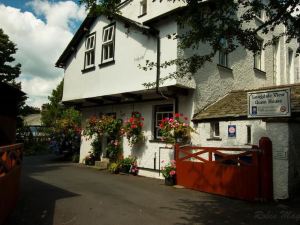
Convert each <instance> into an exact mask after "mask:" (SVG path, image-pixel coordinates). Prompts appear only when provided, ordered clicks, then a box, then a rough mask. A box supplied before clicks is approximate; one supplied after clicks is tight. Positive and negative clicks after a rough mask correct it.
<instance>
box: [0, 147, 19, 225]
mask: <svg viewBox="0 0 300 225" xmlns="http://www.w3.org/2000/svg"><path fill="white" fill-rule="evenodd" d="M22 158H23V144H13V145H7V146H1V147H0V224H3V223H4V221H5V219H6V218H7V216H8V215H9V214H10V213H11V212H12V211H13V210H14V208H15V207H16V204H17V201H18V197H19V190H20V176H21V163H22Z"/></svg>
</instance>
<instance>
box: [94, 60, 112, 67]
mask: <svg viewBox="0 0 300 225" xmlns="http://www.w3.org/2000/svg"><path fill="white" fill-rule="evenodd" d="M113 64H115V60H111V61H108V62H104V63H100V64H99V65H98V66H99V68H103V67H106V66H110V65H113Z"/></svg>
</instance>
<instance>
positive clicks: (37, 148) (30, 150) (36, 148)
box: [24, 142, 50, 156]
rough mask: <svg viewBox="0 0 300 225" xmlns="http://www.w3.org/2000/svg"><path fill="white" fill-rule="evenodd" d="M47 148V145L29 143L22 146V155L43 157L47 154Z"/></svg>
mask: <svg viewBox="0 0 300 225" xmlns="http://www.w3.org/2000/svg"><path fill="white" fill-rule="evenodd" d="M49 152H50V150H49V146H48V144H47V143H39V142H30V143H28V144H25V145H24V154H25V155H26V156H29V155H44V154H49Z"/></svg>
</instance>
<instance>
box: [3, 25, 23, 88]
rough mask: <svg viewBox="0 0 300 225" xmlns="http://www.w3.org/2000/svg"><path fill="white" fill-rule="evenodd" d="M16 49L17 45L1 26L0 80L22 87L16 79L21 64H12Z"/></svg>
mask: <svg viewBox="0 0 300 225" xmlns="http://www.w3.org/2000/svg"><path fill="white" fill-rule="evenodd" d="M16 51H17V48H16V45H15V44H14V43H13V42H12V41H10V40H9V37H8V36H7V35H6V34H5V33H4V32H3V30H2V29H1V28H0V82H4V83H9V84H13V85H17V86H18V87H19V88H20V84H16V81H15V79H16V78H18V77H19V75H20V73H21V64H19V63H18V64H16V65H12V63H13V62H14V61H15V58H14V57H13V55H14V54H15V53H16Z"/></svg>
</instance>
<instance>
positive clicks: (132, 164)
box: [129, 160, 139, 176]
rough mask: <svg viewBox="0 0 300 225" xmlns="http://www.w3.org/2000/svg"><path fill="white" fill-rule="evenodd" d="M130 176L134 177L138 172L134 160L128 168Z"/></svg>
mask: <svg viewBox="0 0 300 225" xmlns="http://www.w3.org/2000/svg"><path fill="white" fill-rule="evenodd" d="M129 172H130V173H131V174H132V175H134V176H136V175H137V174H138V172H139V168H138V166H137V162H136V160H134V162H132V163H131V167H130V171H129Z"/></svg>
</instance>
